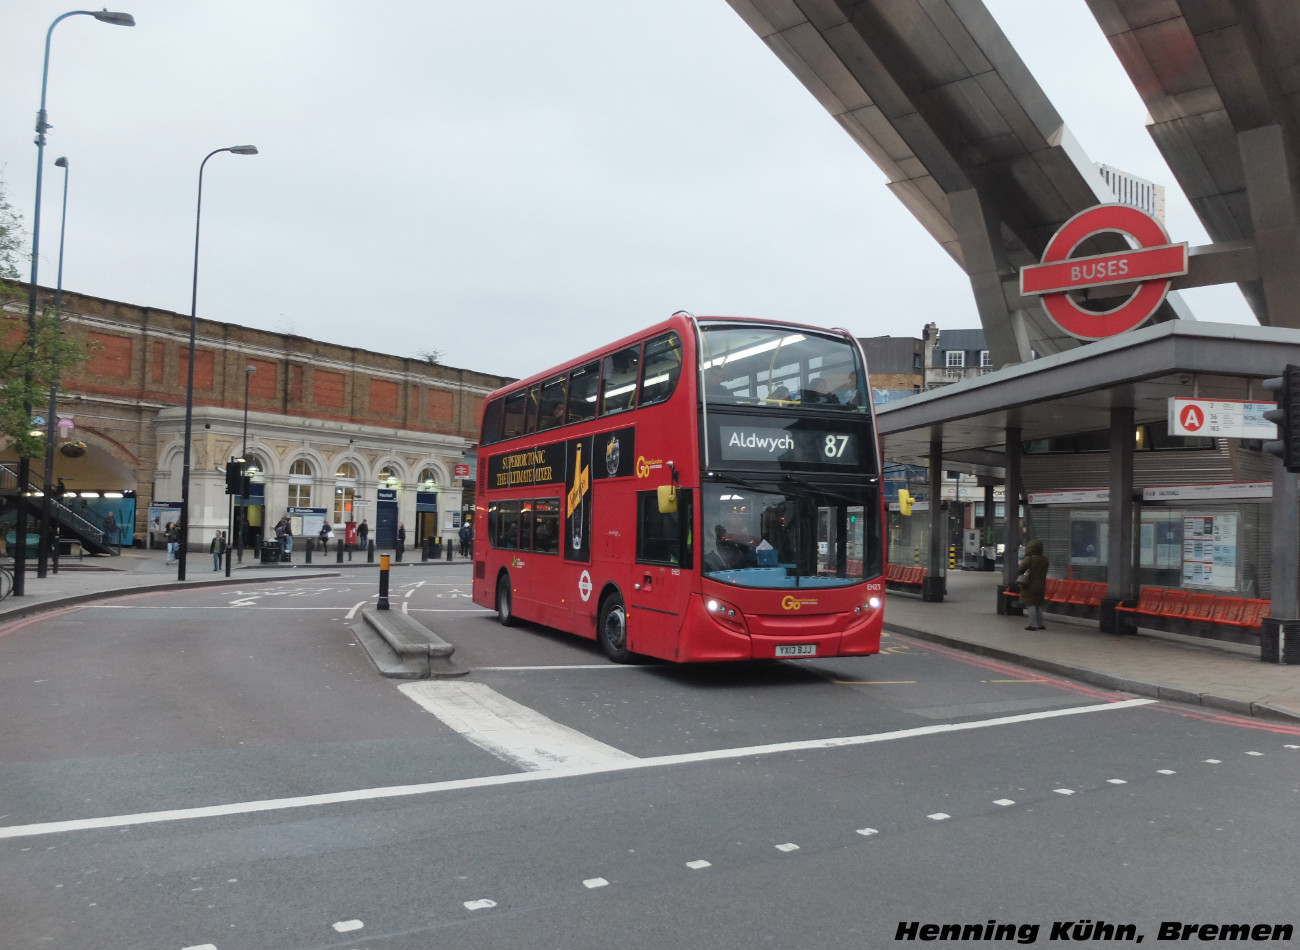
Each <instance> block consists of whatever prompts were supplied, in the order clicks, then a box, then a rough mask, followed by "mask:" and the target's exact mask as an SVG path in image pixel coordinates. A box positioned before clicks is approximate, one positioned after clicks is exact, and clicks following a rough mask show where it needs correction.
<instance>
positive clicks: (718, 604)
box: [704, 597, 736, 619]
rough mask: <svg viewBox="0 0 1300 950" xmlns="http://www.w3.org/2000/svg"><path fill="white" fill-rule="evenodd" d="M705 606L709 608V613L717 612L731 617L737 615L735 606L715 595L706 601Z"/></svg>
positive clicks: (718, 614) (721, 615)
mask: <svg viewBox="0 0 1300 950" xmlns="http://www.w3.org/2000/svg"><path fill="white" fill-rule="evenodd" d="M704 606H705V607H707V608H708V610H709V613H711V614H715V615H717V616H719V617H726V618H728V619H731V618H733V617H735V616H736V608H735V607H732V606H731V605H730V604H724V603H723V602H722V601H720V600H718V599H717V598H714V597H710V598H709V599H708V600H707V601H705V602H704Z"/></svg>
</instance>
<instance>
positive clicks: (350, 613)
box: [343, 600, 370, 620]
mask: <svg viewBox="0 0 1300 950" xmlns="http://www.w3.org/2000/svg"><path fill="white" fill-rule="evenodd" d="M368 603H370V601H368V600H363V601H360V602H359V603H356V604H354V605H353V606H352V609H351V610H349V611H348V612H347V616H345V617H344V618H343V619H344V620H351V619H353V618H354V617H356V615H357V611H358V610H360V609H361V608H362V607H364V606H365V605H366V604H368Z"/></svg>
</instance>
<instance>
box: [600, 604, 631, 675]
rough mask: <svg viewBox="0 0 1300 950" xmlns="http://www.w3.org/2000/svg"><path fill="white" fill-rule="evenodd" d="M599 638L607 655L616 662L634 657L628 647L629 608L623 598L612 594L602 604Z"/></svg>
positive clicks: (625, 661)
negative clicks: (624, 603) (624, 604)
mask: <svg viewBox="0 0 1300 950" xmlns="http://www.w3.org/2000/svg"><path fill="white" fill-rule="evenodd" d="M597 634H598V636H597V639H599V640H600V648H601V649H602V650H604V651H605V656H607V657H609V658H610V659H611V660H613V661H614V662H615V663H627V662H628V661H629V660H631V659H632V651H631V650H629V649H628V648H627V608H626V607H624V606H623V598H622V597H621V596H620V595H618V594H610V595H609V596H608V597H606V598H605V602H604V603H603V604H601V606H600V626H599V629H598V630H597Z"/></svg>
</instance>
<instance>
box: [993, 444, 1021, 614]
mask: <svg viewBox="0 0 1300 950" xmlns="http://www.w3.org/2000/svg"><path fill="white" fill-rule="evenodd" d="M1006 471H1007V481H1006V484H1005V485H1004V486H1003V488H1002V494H1003V495H1004V496H1005V502H1004V504H1005V505H1006V512H1007V514H1006V518H1005V519H1004V520H1003V522H1002V527H1003V533H1002V543H1003V544H1004V545H1005V548H1006V549H1005V551H1004V552H1003V554H1002V583H1001V584H1000V585H999V586H998V613H1000V614H1013V615H1017V616H1018V615H1020V614H1021V613H1023V611H1022V610H1021V609H1020V601H1019V600H1018V599H1017V598H1015V597H1008V596H1007V594H1006V592H1007V590H1008V589H1010V587H1011V585H1012V584H1014V583H1015V582H1016V577H1017V575H1019V573H1020V567H1019V565H1020V429H1019V427H1016V428H1012V427H1010V426H1008V427H1007V460H1006Z"/></svg>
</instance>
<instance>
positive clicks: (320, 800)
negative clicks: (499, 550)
mask: <svg viewBox="0 0 1300 950" xmlns="http://www.w3.org/2000/svg"><path fill="white" fill-rule="evenodd" d="M1155 702H1157V701H1156V700H1154V699H1125V700H1121V701H1119V702H1114V703H1099V704H1095V705H1092V706H1075V707H1073V708H1070V709H1049V710H1043V711H1041V712H1036V713H1022V714H1020V715H1017V716H1000V717H998V718H996V719H983V720H975V721H971V722H952V723H936V724H934V725H929V726H917V727H915V728H912V729H899V730H896V731H894V732H878V733H875V734H872V735H861V736H838V737H835V738H830V739H802V740H797V741H794V742H774V743H771V744H769V745H759V746H742V747H738V748H732V749H712V750H709V751H705V752H686V753H680V754H678V755H661V756H655V757H652V758H645V759H636V758H629V759H627V760H624V761H621V762H610V763H607V764H605V765H603V766H588V767H583V768H566V769H553V770H551V771H547V772H511V773H508V774H506V775H484V776H480V777H478V778H466V779H453V780H451V781H446V782H427V783H424V784H421V785H389V786H385V787H382V788H363V789H353V790H352V791H346V792H326V793H324V794H319V795H302V796H298V797H296V798H271V799H263V800H261V801H252V802H232V803H229V804H225V805H205V806H200V807H197V808H175V809H171V810H169V811H155V812H139V813H136V814H130V815H108V816H104V817H100V818H77V819H71V820H66V821H45V822H37V823H33V824H28V825H10V826H7V827H0V840H3V839H7V838H32V837H36V836H38V835H51V834H66V833H68V832H71V831H90V830H93V829H96V828H125V827H129V826H131V825H150V824H158V823H160V822H164V821H193V820H195V819H199V818H225V817H230V816H232V815H251V814H256V813H258V812H269V811H285V810H287V809H291V808H319V807H322V806H325V805H341V804H352V803H355V802H365V801H378V800H380V799H385V798H406V797H410V796H413V795H433V794H437V793H438V792H450V791H462V790H465V789H472V788H491V787H495V786H500V785H517V784H523V783H528V782H546V781H552V780H555V779H563V778H576V777H579V776H583V775H599V774H602V773H608V772H627V771H632V770H633V769H651V768H662V767H664V766H678V765H693V764H696V763H700V762H717V761H722V760H727V759H745V758H752V757H754V756H760V755H778V754H781V753H785V752H806V751H810V750H819V749H844V748H849V747H852V746H859V745H871V744H873V743H877V742H896V741H898V740H902V739H918V738H922V737H924V736H933V735H942V734H945V733H954V732H970V731H972V730H975V729H992V728H997V727H999V726H1012V725H1017V724H1020V723H1025V722H1034V721H1036V720H1040V719H1055V718H1057V717H1059V716H1080V715H1085V714H1088V713H1098V712H1117V711H1120V710H1125V709H1132V708H1134V707H1137V706H1149V705H1151V704H1153V703H1155ZM1057 791H1058V792H1064V793H1066V794H1071V795H1072V794H1074V793H1073V792H1072V791H1070V790H1069V789H1057ZM493 906H495V905H493Z"/></svg>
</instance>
